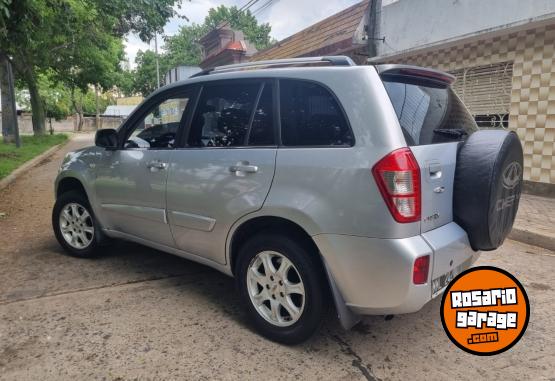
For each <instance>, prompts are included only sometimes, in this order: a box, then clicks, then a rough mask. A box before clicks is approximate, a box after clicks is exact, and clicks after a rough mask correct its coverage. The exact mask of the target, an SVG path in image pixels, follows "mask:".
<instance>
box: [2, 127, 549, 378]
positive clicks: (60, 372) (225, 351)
mask: <svg viewBox="0 0 555 381" xmlns="http://www.w3.org/2000/svg"><path fill="white" fill-rule="evenodd" d="M91 142H92V137H91V136H90V135H82V136H79V137H78V138H77V139H75V140H73V141H71V142H70V143H69V144H68V145H67V146H66V147H65V148H64V149H63V150H62V151H60V152H59V153H57V154H56V155H55V156H53V157H52V158H51V159H50V160H47V161H45V162H43V163H41V164H40V165H39V166H38V167H36V168H35V169H33V170H32V171H30V172H28V173H27V174H26V175H25V176H24V177H23V178H21V179H19V180H18V181H17V182H16V183H14V184H12V185H11V186H10V187H8V188H7V189H4V190H2V191H0V212H2V213H6V214H7V216H6V217H4V218H0V379H9V380H25V379H52V380H63V379H74V380H75V379H78V380H80V379H107V380H123V379H125V380H127V379H136V378H137V379H238V380H245V379H303V380H305V379H306V380H308V379H326V380H328V379H329V380H357V379H362V380H364V379H369V380H374V379H384V380H385V379H417V378H426V379H464V380H476V379H505V380H510V379H534V380H538V379H553V377H555V335H554V334H553V331H554V328H555V316H554V312H555V308H554V307H553V303H554V299H555V291H554V289H555V276H554V275H553V274H554V269H555V253H553V252H550V251H547V250H543V249H539V248H536V247H533V246H527V245H523V244H519V243H517V242H513V241H508V242H507V243H506V244H505V246H504V247H503V248H502V249H501V250H498V251H495V252H490V253H485V254H484V255H483V258H482V259H481V260H480V262H479V263H480V264H489V265H494V266H499V267H502V268H505V269H507V270H508V271H510V272H512V273H513V274H514V275H516V276H517V278H519V279H520V280H521V282H522V283H523V284H524V286H525V287H526V289H527V291H528V294H529V296H530V300H531V305H532V314H531V320H530V324H529V327H528V331H527V333H526V335H525V336H524V337H523V338H522V340H521V341H520V342H519V343H518V344H517V345H516V346H515V347H514V348H513V349H512V350H510V351H509V352H507V353H504V354H501V355H499V356H495V357H477V356H472V355H469V354H467V353H464V352H462V351H461V350H459V349H458V348H456V347H455V346H454V345H452V344H451V342H450V341H449V340H448V339H447V336H446V335H445V334H444V332H443V329H442V327H441V322H440V319H439V312H438V311H439V301H437V300H436V301H434V302H432V303H430V304H429V305H427V306H426V307H425V308H424V309H423V310H422V311H420V312H418V313H415V314H411V315H405V316H397V317H395V318H394V319H393V320H389V321H386V320H385V319H384V318H383V317H368V318H366V319H364V321H363V322H362V323H361V324H360V325H358V326H357V327H356V328H355V329H353V330H352V331H349V332H346V331H343V330H342V329H341V328H340V327H339V325H338V323H337V322H336V320H335V319H334V317H333V316H332V315H331V314H330V316H328V317H327V319H326V322H325V324H324V326H323V327H322V329H321V331H320V332H319V333H318V334H317V335H316V336H315V337H314V338H313V339H311V340H310V341H309V342H307V343H305V344H303V345H299V346H296V347H285V346H281V345H277V344H274V343H272V342H269V341H267V340H265V339H263V338H261V337H259V336H258V335H256V334H255V333H254V332H253V331H252V330H251V328H250V327H249V326H248V325H247V324H246V322H245V319H244V315H243V314H242V312H241V309H240V308H239V306H238V300H237V297H236V295H235V293H234V290H233V281H232V280H231V279H230V278H227V277H226V276H224V275H222V274H220V273H217V272H215V271H213V270H211V269H209V268H207V267H204V266H201V265H197V264H195V263H193V262H189V261H186V260H184V259H180V258H177V257H174V256H171V255H168V254H164V253H160V252H157V251H155V250H152V249H148V248H144V247H141V246H138V245H135V244H131V243H119V244H117V245H116V246H114V247H111V248H110V249H107V250H106V253H105V255H104V256H103V257H102V258H99V259H96V260H79V259H76V258H72V257H68V256H66V255H64V254H63V253H62V251H61V249H60V247H59V246H58V244H57V243H56V241H55V239H54V236H53V234H52V231H51V227H50V213H51V207H52V204H53V201H54V198H53V187H52V181H53V179H54V176H55V174H56V170H57V167H58V164H59V163H60V161H61V159H62V157H63V154H64V153H65V152H66V151H68V150H71V149H75V148H78V147H80V146H83V145H85V144H89V143H91Z"/></svg>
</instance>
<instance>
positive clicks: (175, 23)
mask: <svg viewBox="0 0 555 381" xmlns="http://www.w3.org/2000/svg"><path fill="white" fill-rule="evenodd" d="M267 1H268V0H258V1H257V3H256V4H254V5H253V6H252V7H251V8H250V10H251V12H256V10H257V9H258V8H259V7H261V6H263V5H264V4H265V3H266V2H267ZM359 1H360V0H272V5H270V6H269V7H267V8H266V9H264V10H261V11H260V12H259V13H257V14H256V15H255V17H256V18H257V19H258V21H259V22H260V23H269V24H270V25H271V26H272V32H271V33H270V35H271V36H272V37H273V38H275V39H276V40H278V41H279V40H283V39H284V38H286V37H288V36H290V35H292V34H295V33H297V32H299V31H301V30H302V29H304V28H306V27H308V26H310V25H312V24H314V23H316V22H318V21H320V20H323V19H325V18H326V17H328V16H331V15H333V14H335V13H337V12H339V11H341V10H343V9H345V8H347V7H349V6H351V5H353V4H356V3H358V2H359ZM247 2H248V0H223V1H222V0H220V1H216V0H191V1H187V0H185V1H183V2H182V6H181V9H177V8H176V10H177V11H178V13H179V14H180V15H185V16H186V17H187V18H188V19H189V20H190V21H187V20H185V19H182V18H177V17H175V18H172V19H171V20H170V21H169V22H168V23H167V24H166V27H165V28H164V34H166V35H173V34H176V33H177V31H178V30H179V27H180V26H182V25H189V24H190V23H197V24H201V23H202V22H203V21H204V18H205V17H206V15H207V14H208V10H209V9H210V8H215V7H217V6H219V5H222V4H223V5H225V6H228V7H230V6H233V5H235V6H237V7H239V8H240V7H242V6H243V5H244V4H246V3H247ZM161 45H162V44H161V43H160V39H159V48H161ZM149 46H150V49H154V41H152V42H151V43H150V44H148V43H143V42H142V41H141V40H140V39H139V38H138V37H137V36H135V35H130V36H128V38H127V40H126V44H125V52H126V53H127V57H128V59H129V62H130V64H131V67H133V66H134V62H135V56H136V55H137V52H138V51H139V50H143V51H144V50H147V49H149Z"/></svg>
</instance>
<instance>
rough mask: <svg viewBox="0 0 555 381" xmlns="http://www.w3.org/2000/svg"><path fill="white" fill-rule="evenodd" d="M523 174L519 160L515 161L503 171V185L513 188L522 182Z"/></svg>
mask: <svg viewBox="0 0 555 381" xmlns="http://www.w3.org/2000/svg"><path fill="white" fill-rule="evenodd" d="M521 175H522V167H521V166H520V164H519V163H518V162H516V161H513V162H512V163H511V164H509V165H508V166H507V168H505V171H503V186H504V187H505V188H507V189H513V188H514V187H516V186H517V185H518V183H519V182H520V176H521Z"/></svg>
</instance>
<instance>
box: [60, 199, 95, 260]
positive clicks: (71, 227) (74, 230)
mask: <svg viewBox="0 0 555 381" xmlns="http://www.w3.org/2000/svg"><path fill="white" fill-rule="evenodd" d="M60 231H61V233H62V237H64V240H65V241H66V242H67V243H68V245H70V246H71V247H73V248H75V249H78V250H83V249H85V248H87V247H88V246H89V245H90V244H91V243H92V241H93V239H94V224H93V220H92V217H91V215H90V213H89V211H88V210H87V209H86V208H85V207H84V206H83V205H80V204H78V203H75V202H72V203H69V204H67V205H66V206H64V207H63V209H62V211H61V213H60Z"/></svg>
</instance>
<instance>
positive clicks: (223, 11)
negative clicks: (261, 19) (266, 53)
mask: <svg viewBox="0 0 555 381" xmlns="http://www.w3.org/2000/svg"><path fill="white" fill-rule="evenodd" d="M222 24H224V25H229V27H231V28H232V29H236V30H240V31H241V32H243V33H244V34H245V37H246V39H247V40H249V41H250V42H252V43H253V44H254V45H255V46H256V48H257V49H258V50H262V49H266V48H267V47H269V46H270V45H271V44H272V42H273V40H272V38H271V37H270V32H271V31H272V27H271V26H270V24H268V23H264V24H260V25H259V24H258V21H257V20H256V17H254V16H253V15H252V13H251V11H250V10H248V9H247V10H246V11H241V10H239V9H238V8H237V7H236V6H232V7H230V8H228V7H226V6H225V5H220V6H219V7H218V8H212V9H210V10H209V11H208V16H206V18H205V19H204V25H205V26H206V27H207V28H208V30H211V29H215V28H219V27H221V25H222Z"/></svg>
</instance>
